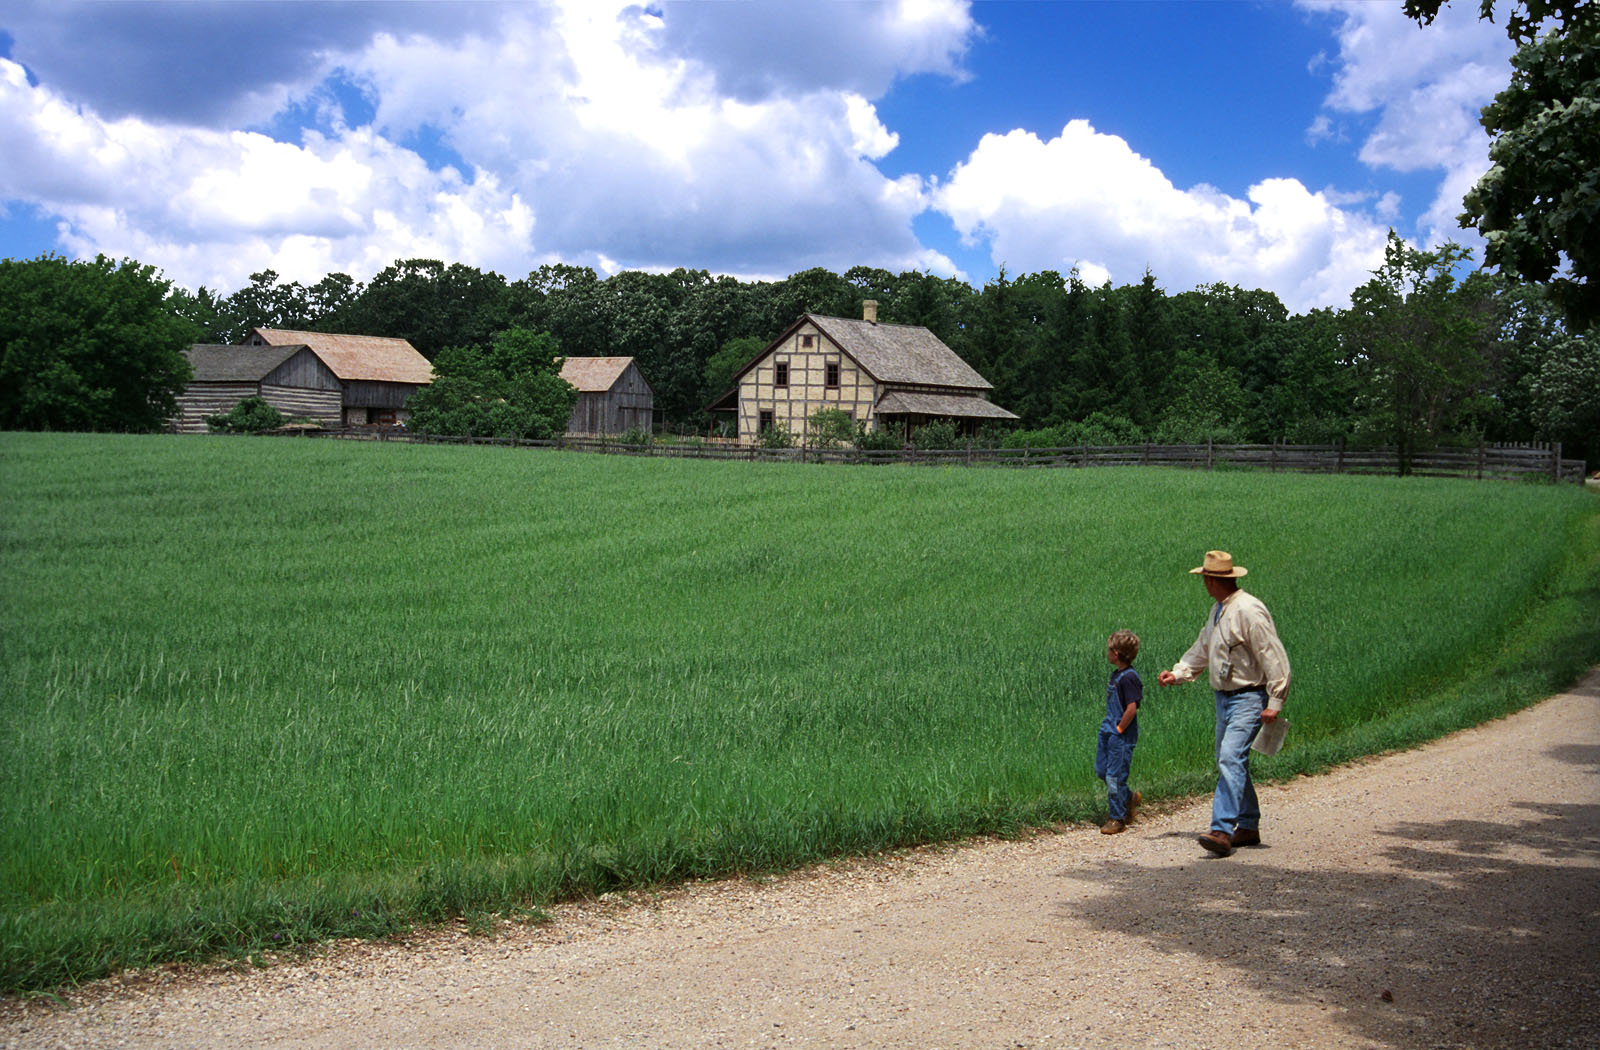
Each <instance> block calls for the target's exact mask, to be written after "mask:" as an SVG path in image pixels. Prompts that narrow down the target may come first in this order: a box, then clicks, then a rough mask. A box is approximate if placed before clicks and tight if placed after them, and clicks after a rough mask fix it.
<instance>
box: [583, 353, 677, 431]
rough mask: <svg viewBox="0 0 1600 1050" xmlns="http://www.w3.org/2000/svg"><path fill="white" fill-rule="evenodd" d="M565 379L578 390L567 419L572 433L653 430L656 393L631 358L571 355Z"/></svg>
mask: <svg viewBox="0 0 1600 1050" xmlns="http://www.w3.org/2000/svg"><path fill="white" fill-rule="evenodd" d="M561 378H562V379H565V380H566V381H567V382H569V383H571V384H572V385H573V386H574V387H576V388H577V390H578V403H577V404H576V405H574V406H573V408H572V418H571V419H569V420H567V433H569V434H621V433H623V432H625V431H628V430H634V429H638V430H642V431H644V432H645V433H649V432H650V431H651V430H652V429H653V427H654V425H655V408H656V396H655V392H654V391H652V390H651V389H650V384H649V383H646V382H645V381H644V376H643V375H642V374H640V372H639V366H638V365H637V364H635V363H634V359H633V358H631V357H569V358H567V359H566V361H565V362H564V363H563V364H562V365H561Z"/></svg>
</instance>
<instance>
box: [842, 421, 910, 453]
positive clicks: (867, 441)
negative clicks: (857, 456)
mask: <svg viewBox="0 0 1600 1050" xmlns="http://www.w3.org/2000/svg"><path fill="white" fill-rule="evenodd" d="M852 444H854V445H855V447H856V448H858V449H860V450H861V451H863V452H898V451H900V449H901V448H903V447H904V444H905V443H904V442H903V441H901V439H900V432H899V431H898V430H869V429H867V424H866V423H864V422H857V423H856V434H855V438H854V440H853V441H852Z"/></svg>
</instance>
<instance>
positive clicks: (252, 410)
mask: <svg viewBox="0 0 1600 1050" xmlns="http://www.w3.org/2000/svg"><path fill="white" fill-rule="evenodd" d="M285 422H286V420H285V419H284V415H283V413H282V412H279V411H278V410H277V409H276V408H273V407H272V406H271V405H269V404H267V402H266V399H264V398H259V397H247V398H245V399H244V400H243V401H240V402H239V403H238V404H237V405H234V406H233V408H232V409H231V410H230V411H228V412H227V413H225V414H223V415H220V416H207V417H206V429H207V430H210V431H211V432H212V433H214V434H260V433H262V432H264V431H267V430H276V429H278V428H279V427H281V426H283V424H284V423H285Z"/></svg>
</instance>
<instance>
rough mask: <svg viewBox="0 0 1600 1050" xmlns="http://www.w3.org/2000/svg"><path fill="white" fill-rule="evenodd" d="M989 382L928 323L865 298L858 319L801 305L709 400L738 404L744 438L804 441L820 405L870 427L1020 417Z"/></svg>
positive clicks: (723, 407)
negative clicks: (886, 313)
mask: <svg viewBox="0 0 1600 1050" xmlns="http://www.w3.org/2000/svg"><path fill="white" fill-rule="evenodd" d="M993 389H994V387H993V386H992V385H990V383H989V381H988V380H987V379H984V378H983V376H981V375H979V374H978V373H977V372H975V371H974V370H973V369H972V367H971V366H970V365H968V364H967V363H966V362H965V361H963V360H961V358H960V357H958V356H957V355H956V352H955V351H954V350H951V349H950V348H949V347H948V346H946V345H945V344H944V342H943V340H941V339H940V338H939V337H938V336H936V335H934V334H933V333H932V332H930V331H929V330H928V329H926V328H923V327H920V326H916V325H900V324H879V323H878V304H877V303H876V302H874V301H873V300H871V299H868V300H867V301H866V302H864V303H862V317H861V319H860V320H854V319H851V318H845V317H822V316H819V315H817V314H805V315H804V316H802V317H801V318H800V319H799V320H798V321H796V322H795V323H794V324H792V325H790V326H789V328H788V330H787V331H785V332H784V333H783V334H782V335H780V336H778V338H776V339H774V340H773V341H772V342H771V343H768V344H767V346H766V349H764V350H762V351H761V353H759V354H757V355H756V356H755V357H754V358H753V359H752V360H751V361H750V362H749V363H748V364H746V365H745V366H744V367H743V368H741V369H740V370H739V372H738V373H737V374H736V375H735V376H734V386H733V388H732V389H731V390H729V391H728V392H727V393H725V394H723V395H722V396H721V397H719V398H718V399H717V400H715V401H713V402H712V403H711V404H710V405H707V406H706V407H707V408H708V409H710V410H711V411H713V412H733V413H735V414H736V418H737V420H738V424H739V440H740V441H742V442H745V443H750V442H753V441H755V440H756V438H757V436H758V435H760V433H761V432H762V431H763V430H766V429H768V428H769V427H777V426H781V427H784V428H785V429H787V430H788V431H789V432H790V433H791V434H793V435H794V436H795V437H797V438H799V439H800V440H802V441H804V440H807V438H808V437H809V434H808V431H809V430H810V427H811V417H812V416H813V415H815V414H816V413H817V411H818V410H820V409H825V408H826V409H837V410H839V411H841V412H845V413H847V414H848V415H849V416H850V418H851V419H854V420H856V421H858V422H860V423H862V424H865V425H866V426H867V427H868V428H870V429H874V430H895V431H898V432H900V433H902V434H909V432H910V431H911V429H912V428H914V427H917V426H920V425H922V424H923V423H927V422H929V421H931V420H939V419H951V420H955V421H956V423H957V424H958V425H960V427H961V428H962V430H963V431H964V432H966V433H969V434H970V433H972V432H974V431H975V430H976V429H977V428H978V427H979V426H981V425H982V424H984V423H987V422H999V421H1008V420H1014V419H1016V418H1017V417H1016V416H1015V415H1013V414H1012V413H1010V412H1008V411H1006V410H1005V409H1003V408H1001V407H1000V406H999V405H996V404H994V403H993V402H992V401H990V400H989V394H990V392H991V391H992V390H993Z"/></svg>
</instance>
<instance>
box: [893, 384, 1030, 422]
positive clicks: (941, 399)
mask: <svg viewBox="0 0 1600 1050" xmlns="http://www.w3.org/2000/svg"><path fill="white" fill-rule="evenodd" d="M877 411H878V412H879V413H880V414H881V415H889V416H904V415H915V416H950V417H952V418H954V419H1018V418H1020V417H1018V416H1017V415H1015V414H1014V413H1011V412H1007V411H1006V410H1005V409H1003V408H1001V407H1000V406H999V405H997V404H995V403H994V402H992V401H987V400H985V399H983V398H981V397H978V396H977V395H976V394H922V393H916V392H913V391H910V390H891V391H889V392H888V393H887V394H884V395H883V397H882V398H880V399H879V400H878V405H877Z"/></svg>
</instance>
